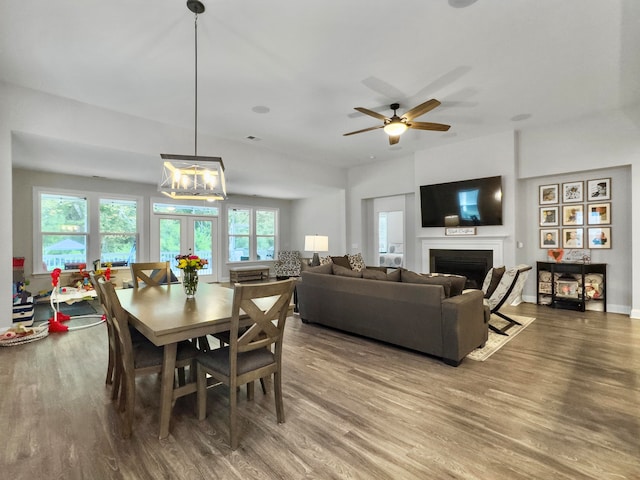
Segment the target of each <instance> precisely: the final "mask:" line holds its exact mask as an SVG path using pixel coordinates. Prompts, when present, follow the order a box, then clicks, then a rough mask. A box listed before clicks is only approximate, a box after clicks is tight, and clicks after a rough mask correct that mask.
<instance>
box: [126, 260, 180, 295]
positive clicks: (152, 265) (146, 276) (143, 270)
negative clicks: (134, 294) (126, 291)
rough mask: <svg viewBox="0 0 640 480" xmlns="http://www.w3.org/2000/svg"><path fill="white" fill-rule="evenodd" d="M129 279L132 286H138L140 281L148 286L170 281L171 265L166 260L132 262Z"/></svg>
mask: <svg viewBox="0 0 640 480" xmlns="http://www.w3.org/2000/svg"><path fill="white" fill-rule="evenodd" d="M131 279H132V280H133V287H134V288H138V286H139V282H140V281H142V282H144V284H145V285H150V286H157V285H161V284H163V283H171V266H170V264H169V262H168V261H166V262H138V263H132V264H131Z"/></svg>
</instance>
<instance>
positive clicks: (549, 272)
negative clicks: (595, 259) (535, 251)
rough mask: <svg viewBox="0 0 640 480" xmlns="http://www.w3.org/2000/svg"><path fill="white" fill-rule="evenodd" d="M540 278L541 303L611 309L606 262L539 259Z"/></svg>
mask: <svg viewBox="0 0 640 480" xmlns="http://www.w3.org/2000/svg"><path fill="white" fill-rule="evenodd" d="M594 274H595V275H594ZM537 280H538V281H537V288H536V301H537V303H538V305H550V306H552V307H554V308H568V309H572V310H579V311H581V312H584V311H585V310H601V311H603V312H606V311H607V295H606V287H607V264H606V263H570V262H565V263H562V262H561V263H556V262H537Z"/></svg>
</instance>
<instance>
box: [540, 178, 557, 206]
mask: <svg viewBox="0 0 640 480" xmlns="http://www.w3.org/2000/svg"><path fill="white" fill-rule="evenodd" d="M539 195H540V200H539V202H540V205H551V204H554V203H558V199H559V196H558V184H557V183H553V184H551V185H540V192H539Z"/></svg>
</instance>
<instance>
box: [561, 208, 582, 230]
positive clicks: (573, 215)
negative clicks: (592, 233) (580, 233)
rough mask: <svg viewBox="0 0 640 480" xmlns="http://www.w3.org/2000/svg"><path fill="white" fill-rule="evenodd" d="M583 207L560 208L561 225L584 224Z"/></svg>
mask: <svg viewBox="0 0 640 480" xmlns="http://www.w3.org/2000/svg"><path fill="white" fill-rule="evenodd" d="M583 215H584V207H583V206H582V205H563V206H562V225H582V224H584V217H583Z"/></svg>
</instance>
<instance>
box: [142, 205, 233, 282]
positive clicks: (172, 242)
mask: <svg viewBox="0 0 640 480" xmlns="http://www.w3.org/2000/svg"><path fill="white" fill-rule="evenodd" d="M154 217H155V221H153V222H152V223H153V224H152V225H151V228H152V234H151V238H152V241H151V244H150V254H151V257H150V258H151V260H152V261H155V259H160V261H162V262H164V261H166V260H169V261H170V262H171V269H172V270H173V272H174V273H175V274H176V276H177V277H178V278H180V273H181V272H180V270H179V269H178V268H176V260H175V258H176V255H184V254H189V253H191V254H193V255H197V256H198V257H200V258H203V259H206V260H207V261H208V262H209V264H208V265H207V267H206V268H203V269H202V270H199V271H198V275H199V277H200V280H202V281H203V282H217V281H218V270H219V268H218V258H219V255H220V252H219V248H218V218H217V217H200V216H190V215H158V214H156V215H154Z"/></svg>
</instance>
